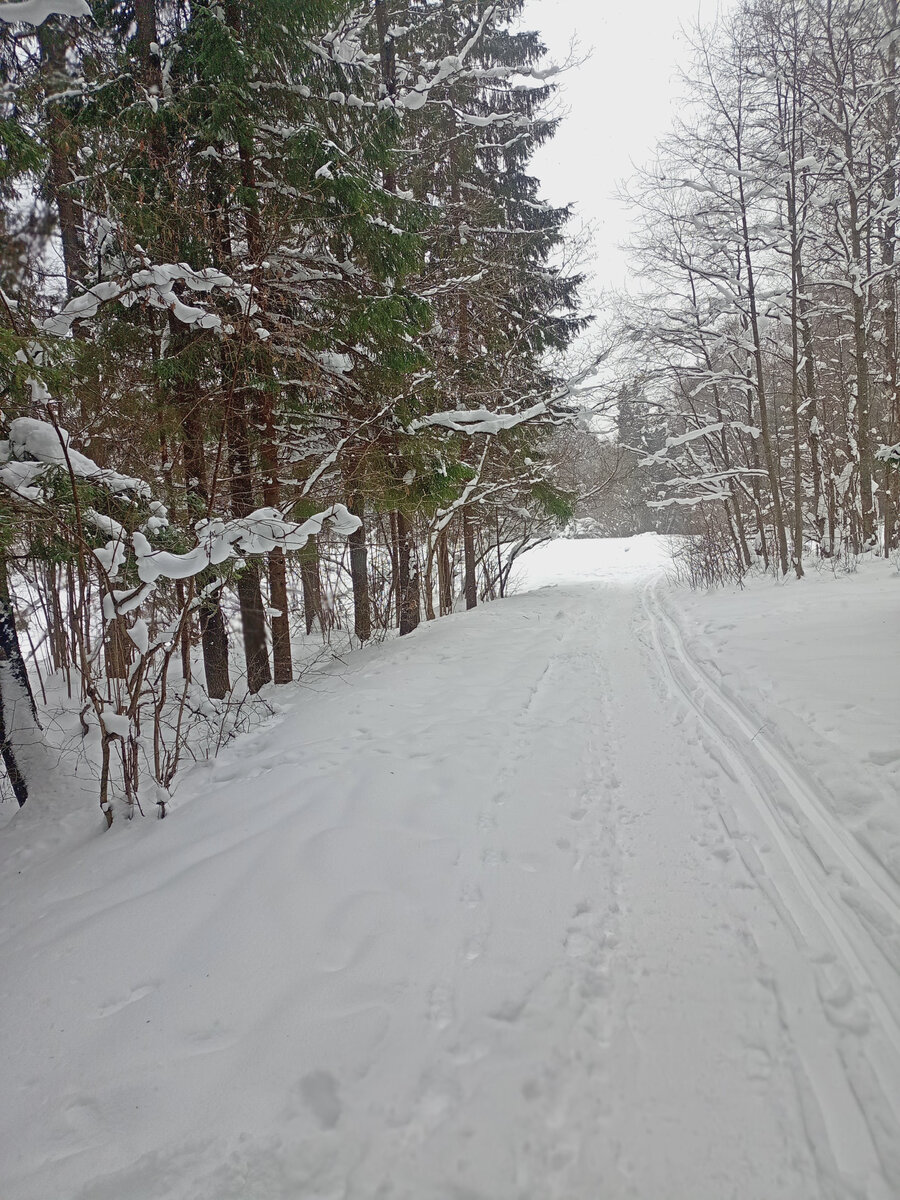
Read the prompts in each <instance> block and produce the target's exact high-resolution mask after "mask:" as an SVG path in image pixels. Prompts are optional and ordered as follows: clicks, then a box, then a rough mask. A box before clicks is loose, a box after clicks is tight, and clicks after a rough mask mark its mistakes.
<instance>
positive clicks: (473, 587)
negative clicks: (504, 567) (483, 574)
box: [462, 508, 478, 609]
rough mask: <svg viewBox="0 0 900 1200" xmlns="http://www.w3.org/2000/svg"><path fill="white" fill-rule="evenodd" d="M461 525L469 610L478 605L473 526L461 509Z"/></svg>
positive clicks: (465, 512) (466, 510)
mask: <svg viewBox="0 0 900 1200" xmlns="http://www.w3.org/2000/svg"><path fill="white" fill-rule="evenodd" d="M462 525H463V556H464V560H465V592H466V608H467V609H469V608H475V606H476V605H477V604H478V580H477V577H476V573H475V525H474V522H473V521H472V518H471V517H470V516H469V510H468V509H467V508H464V509H463V514H462Z"/></svg>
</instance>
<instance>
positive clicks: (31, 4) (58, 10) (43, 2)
mask: <svg viewBox="0 0 900 1200" xmlns="http://www.w3.org/2000/svg"><path fill="white" fill-rule="evenodd" d="M90 15H91V10H90V7H89V6H88V3H87V0H21V2H19V3H15V4H0V21H5V22H6V24H7V25H14V24H16V23H17V22H21V23H22V24H24V25H43V23H44V22H45V21H46V20H47V18H48V17H53V16H60V17H89V16H90Z"/></svg>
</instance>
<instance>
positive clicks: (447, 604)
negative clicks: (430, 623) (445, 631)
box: [437, 529, 453, 617]
mask: <svg viewBox="0 0 900 1200" xmlns="http://www.w3.org/2000/svg"><path fill="white" fill-rule="evenodd" d="M437 555H438V595H439V596H440V612H441V616H442V617H444V616H446V615H447V614H448V613H451V612H453V572H452V570H451V568H450V549H449V546H448V543H447V530H446V529H442V530H441V532H440V535H439V537H438V547H437Z"/></svg>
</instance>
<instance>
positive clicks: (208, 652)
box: [197, 569, 231, 700]
mask: <svg viewBox="0 0 900 1200" xmlns="http://www.w3.org/2000/svg"><path fill="white" fill-rule="evenodd" d="M197 586H198V588H199V589H200V596H201V598H200V604H199V607H198V615H199V624H200V645H201V647H202V649H203V673H204V675H205V677H206V690H207V692H208V693H209V696H210V698H211V699H212V700H224V699H225V697H226V696H227V695H228V693H229V692H230V691H231V680H230V678H229V676H228V631H227V630H226V628H225V618H224V616H223V615H222V606H221V604H220V602H219V588H218V586H217V580H216V575H215V572H214V571H212V570H211V569H208V570H206V571H204V572H203V573H202V574H201V575H200V577H199V578H198V580H197ZM210 587H211V588H212V589H213V590H212V591H209V592H207V590H206V589H207V588H210Z"/></svg>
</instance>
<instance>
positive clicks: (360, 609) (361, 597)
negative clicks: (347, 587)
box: [348, 493, 372, 642]
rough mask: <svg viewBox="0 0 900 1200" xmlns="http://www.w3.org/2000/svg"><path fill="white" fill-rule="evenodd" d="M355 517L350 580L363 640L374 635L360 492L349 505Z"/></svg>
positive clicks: (356, 627) (355, 622) (355, 625)
mask: <svg viewBox="0 0 900 1200" xmlns="http://www.w3.org/2000/svg"><path fill="white" fill-rule="evenodd" d="M348 507H349V509H350V511H351V512H352V513H353V515H354V517H359V520H360V526H359V529H355V530H354V531H353V533H351V534H350V537H349V543H350V580H351V582H352V584H353V628H354V632H355V633H356V636H357V637H358V638H359V640H360V641H361V642H366V641H368V640H369V638H370V637H371V636H372V615H371V606H370V602H369V562H368V550H367V548H366V526H365V515H366V507H365V501H364V500H363V498H362V496H361V495H359V494H358V493H357V494H356V495H353V496H351V497H350V503H349V505H348Z"/></svg>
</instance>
